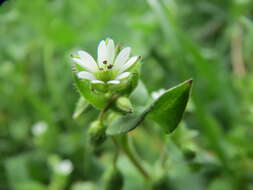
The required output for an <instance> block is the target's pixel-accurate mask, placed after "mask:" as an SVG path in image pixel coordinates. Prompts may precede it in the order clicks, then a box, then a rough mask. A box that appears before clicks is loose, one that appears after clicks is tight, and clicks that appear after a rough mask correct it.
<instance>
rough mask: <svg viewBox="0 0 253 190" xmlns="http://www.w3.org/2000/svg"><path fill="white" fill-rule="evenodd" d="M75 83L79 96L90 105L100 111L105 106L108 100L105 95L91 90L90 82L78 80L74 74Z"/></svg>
mask: <svg viewBox="0 0 253 190" xmlns="http://www.w3.org/2000/svg"><path fill="white" fill-rule="evenodd" d="M74 79H75V83H76V86H77V89H78V90H79V92H80V94H81V95H82V96H83V97H84V98H85V99H86V101H87V102H89V103H90V104H91V105H93V106H94V107H96V108H98V109H102V108H104V107H105V105H106V104H107V102H108V100H109V98H108V97H107V96H106V95H105V93H101V92H96V91H95V90H92V87H91V84H90V81H88V80H83V79H80V78H78V77H77V76H76V75H75V74H74Z"/></svg>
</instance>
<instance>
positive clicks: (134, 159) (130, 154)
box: [122, 137, 151, 180]
mask: <svg viewBox="0 0 253 190" xmlns="http://www.w3.org/2000/svg"><path fill="white" fill-rule="evenodd" d="M126 138H127V137H126ZM122 150H123V151H124V152H125V154H126V156H127V157H128V159H129V160H130V161H131V162H132V163H133V165H134V166H135V167H136V168H137V169H138V171H139V172H140V173H141V174H142V176H143V177H144V178H145V179H147V180H150V179H151V177H150V175H149V174H148V172H147V171H146V170H145V169H144V167H143V166H142V165H141V163H140V162H139V160H138V159H137V157H136V156H135V155H134V153H133V152H132V151H131V149H130V146H129V142H128V140H127V139H126V142H125V143H124V145H123V146H122Z"/></svg>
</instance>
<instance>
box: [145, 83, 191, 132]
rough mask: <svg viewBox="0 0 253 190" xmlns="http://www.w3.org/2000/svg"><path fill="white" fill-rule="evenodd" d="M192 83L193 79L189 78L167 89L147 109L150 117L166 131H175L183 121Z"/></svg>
mask: <svg viewBox="0 0 253 190" xmlns="http://www.w3.org/2000/svg"><path fill="white" fill-rule="evenodd" d="M191 85H192V80H188V81H185V82H183V83H181V84H179V85H177V86H175V87H173V88H171V89H169V90H167V91H166V92H165V93H163V94H162V95H161V96H160V97H159V98H158V99H157V100H156V101H155V102H154V103H153V104H152V105H151V106H150V107H149V110H147V112H148V116H149V118H151V119H152V120H154V121H155V122H157V123H158V124H159V125H160V126H161V127H162V128H163V129H164V131H165V132H166V133H171V132H172V131H174V130H175V129H176V127H177V126H178V124H179V122H180V121H181V119H182V117H183V113H184V111H185V107H186V104H187V102H188V99H189V94H190V90H191Z"/></svg>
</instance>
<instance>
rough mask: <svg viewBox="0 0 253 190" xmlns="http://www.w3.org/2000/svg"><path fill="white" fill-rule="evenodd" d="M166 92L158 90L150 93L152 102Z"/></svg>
mask: <svg viewBox="0 0 253 190" xmlns="http://www.w3.org/2000/svg"><path fill="white" fill-rule="evenodd" d="M165 91H166V90H165V89H163V88H161V89H160V90H158V91H154V92H152V93H151V96H152V98H153V99H154V100H156V99H158V98H159V97H160V96H161V95H163V93H164V92H165Z"/></svg>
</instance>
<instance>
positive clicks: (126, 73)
mask: <svg viewBox="0 0 253 190" xmlns="http://www.w3.org/2000/svg"><path fill="white" fill-rule="evenodd" d="M130 74H131V73H130V72H124V73H121V74H119V75H118V76H117V77H116V79H117V80H121V79H125V78H127V77H128V76H129V75H130Z"/></svg>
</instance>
